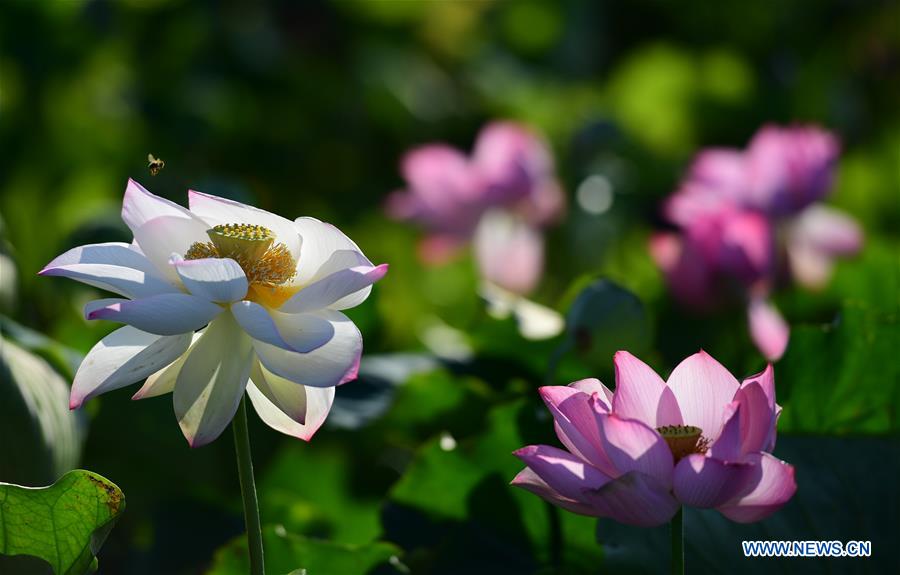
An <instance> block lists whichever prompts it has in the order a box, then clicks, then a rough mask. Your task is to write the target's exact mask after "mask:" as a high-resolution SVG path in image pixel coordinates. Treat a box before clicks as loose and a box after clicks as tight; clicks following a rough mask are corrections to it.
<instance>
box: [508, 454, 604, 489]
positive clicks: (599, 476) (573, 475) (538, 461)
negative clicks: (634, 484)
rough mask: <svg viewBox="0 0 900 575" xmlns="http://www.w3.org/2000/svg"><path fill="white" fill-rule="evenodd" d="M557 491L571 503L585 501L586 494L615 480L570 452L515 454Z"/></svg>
mask: <svg viewBox="0 0 900 575" xmlns="http://www.w3.org/2000/svg"><path fill="white" fill-rule="evenodd" d="M513 455H515V456H516V457H518V458H519V459H521V460H522V461H523V462H524V463H525V465H527V466H528V467H529V468H530V469H531V470H532V471H534V472H535V474H536V475H537V476H538V477H540V478H541V479H542V480H543V481H544V482H546V483H547V485H549V486H550V487H551V488H552V489H553V490H554V491H556V492H557V493H559V494H560V495H562V496H563V497H565V498H567V499H572V500H574V501H584V492H585V491H586V490H588V489H597V488H599V487H602V486H603V485H605V484H606V483H608V482H609V481H611V480H612V478H611V477H609V476H608V475H606V474H604V473H603V472H601V471H600V470H599V469H597V468H595V467H593V466H591V465H589V464H587V463H585V462H584V461H583V460H581V459H579V458H578V457H576V456H574V455H572V454H571V453H569V452H568V451H563V450H562V449H557V448H555V447H550V446H549V445H529V446H527V447H523V448H522V449H519V450H517V451H514V452H513Z"/></svg>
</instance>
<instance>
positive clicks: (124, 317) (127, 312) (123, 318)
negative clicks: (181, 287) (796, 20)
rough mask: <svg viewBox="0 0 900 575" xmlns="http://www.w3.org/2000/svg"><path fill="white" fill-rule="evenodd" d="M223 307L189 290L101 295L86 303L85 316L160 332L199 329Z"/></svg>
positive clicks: (169, 332)
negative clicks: (134, 295) (142, 295)
mask: <svg viewBox="0 0 900 575" xmlns="http://www.w3.org/2000/svg"><path fill="white" fill-rule="evenodd" d="M221 311H222V308H221V307H219V306H218V305H216V304H214V303H212V302H210V301H207V300H205V299H203V298H199V297H197V296H193V295H189V294H186V293H165V294H160V295H154V296H150V297H145V298H142V299H138V300H128V299H119V298H108V299H100V300H96V301H92V302H90V303H88V304H87V305H86V306H84V316H85V318H86V319H108V320H110V321H117V322H120V323H127V324H128V325H131V326H134V327H136V328H138V329H140V330H143V331H148V332H150V333H155V334H159V335H176V334H181V333H187V332H193V331H196V330H198V329H200V328H201V327H203V326H204V325H206V324H207V323H209V322H210V321H211V320H212V319H213V318H214V317H216V316H217V315H218V314H219V313H220V312H221Z"/></svg>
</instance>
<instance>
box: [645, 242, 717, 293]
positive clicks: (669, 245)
mask: <svg viewBox="0 0 900 575" xmlns="http://www.w3.org/2000/svg"><path fill="white" fill-rule="evenodd" d="M650 254H651V256H653V258H654V260H656V263H657V265H658V266H659V267H660V269H661V270H662V271H663V273H664V274H665V276H666V282H667V283H668V284H669V288H670V289H671V290H672V293H673V294H674V295H675V297H676V298H678V300H680V301H681V302H683V303H685V304H687V305H689V306H692V307H694V308H697V309H704V308H706V307H708V306H709V305H710V303H711V301H712V300H713V299H714V296H715V293H714V288H715V285H714V277H713V269H712V267H711V264H710V262H709V261H708V259H707V258H706V256H705V255H704V254H703V252H702V250H701V249H700V247H699V246H698V245H697V242H696V241H694V240H693V239H691V238H687V237H685V236H679V235H676V234H657V235H655V236H653V238H652V239H651V243H650Z"/></svg>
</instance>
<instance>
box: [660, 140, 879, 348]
mask: <svg viewBox="0 0 900 575" xmlns="http://www.w3.org/2000/svg"><path fill="white" fill-rule="evenodd" d="M838 155H839V145H838V142H837V140H836V139H835V137H834V136H833V135H832V134H830V133H828V132H826V131H824V130H821V129H819V128H816V127H811V126H795V127H786V128H784V127H778V126H764V127H763V128H761V129H760V130H759V132H757V134H756V135H755V136H754V137H753V139H752V140H751V142H750V144H749V146H748V147H747V149H746V150H744V151H740V150H730V149H719V148H713V149H709V150H705V151H702V152H701V153H700V154H698V155H697V157H696V159H695V160H694V162H693V164H692V165H691V167H690V168H689V170H688V174H687V176H686V178H685V180H684V181H683V182H682V184H681V187H680V188H679V190H678V191H677V192H676V193H675V194H674V195H673V196H672V197H670V198H669V200H668V201H667V202H666V205H665V210H664V211H665V215H666V217H667V219H668V220H669V221H671V222H672V223H673V224H675V225H676V226H678V227H679V228H680V231H679V232H667V233H660V234H657V235H656V236H654V237H653V238H652V240H651V243H650V249H651V253H652V255H653V257H654V259H655V260H656V261H657V264H658V265H659V266H660V268H661V269H662V270H663V272H664V273H665V274H666V277H667V280H668V283H669V284H670V286H671V289H672V291H673V293H674V295H675V296H676V297H677V298H678V299H679V300H681V301H682V302H683V303H685V304H687V305H689V306H692V307H694V308H697V309H709V308H711V307H714V306H716V305H719V304H721V303H722V302H723V301H726V300H729V299H731V298H733V297H734V295H735V294H740V297H742V298H743V299H744V300H745V301H746V302H747V305H748V320H749V324H750V332H751V336H752V338H753V341H754V343H755V344H756V346H757V347H758V348H759V349H760V351H762V352H763V354H764V355H765V356H766V357H767V358H768V359H770V360H776V359H778V358H780V357H781V355H782V354H783V353H784V349H785V347H786V346H787V342H788V337H789V327H788V325H787V322H785V321H784V319H783V318H782V317H781V315H780V314H779V312H778V310H777V309H776V308H775V307H774V306H773V305H772V304H771V302H769V301H768V298H769V296H770V294H771V293H772V291H773V289H774V288H775V287H776V285H778V283H779V281H780V279H781V277H782V276H784V275H788V276H790V277H791V278H793V279H794V280H796V281H797V282H798V283H800V284H801V285H804V286H806V287H810V288H820V287H822V286H824V284H825V283H826V282H827V281H828V278H829V277H830V273H831V268H832V262H833V260H834V259H835V258H836V257H839V256H846V255H852V254H854V253H856V252H857V251H858V250H859V249H860V247H861V245H862V232H861V231H860V229H859V227H858V226H857V224H856V223H855V222H854V221H853V220H852V219H851V218H850V217H848V216H846V215H844V214H842V213H840V212H838V211H837V210H834V209H832V208H828V207H825V206H822V205H819V204H817V203H816V202H818V201H819V200H821V199H822V198H823V197H824V196H825V195H826V194H827V193H828V191H829V190H830V187H831V182H832V179H833V171H834V167H835V164H836V162H837V158H838ZM783 262H786V263H783ZM785 272H787V273H785Z"/></svg>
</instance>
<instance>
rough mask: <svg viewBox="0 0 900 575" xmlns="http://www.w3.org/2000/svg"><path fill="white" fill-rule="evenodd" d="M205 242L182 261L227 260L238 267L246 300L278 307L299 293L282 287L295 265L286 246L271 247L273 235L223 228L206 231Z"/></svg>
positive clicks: (258, 230)
mask: <svg viewBox="0 0 900 575" xmlns="http://www.w3.org/2000/svg"><path fill="white" fill-rule="evenodd" d="M206 233H207V235H208V236H209V239H210V241H209V242H195V243H194V244H192V245H191V247H190V248H188V251H187V253H185V254H184V259H186V260H196V259H201V258H231V259H233V260H234V261H236V262H237V263H238V265H239V266H241V269H243V270H244V274H245V275H246V276H247V281H248V282H249V283H250V289H249V290H248V292H247V298H248V299H250V300H253V301H257V303H261V304H263V305H267V306H270V307H279V306H281V304H283V303H284V302H285V301H286V300H287V299H288V298H290V297H291V296H292V295H294V294H295V293H297V291H299V288H296V287H294V286H284V285H283V284H285V283H287V282H289V281H290V280H291V279H293V277H294V274H295V273H296V272H297V263H296V262H295V261H294V258H293V257H292V256H291V252H290V251H289V250H288V248H287V246H285V245H284V244H282V243H277V244H276V243H275V234H273V233H272V230H270V229H269V228H266V227H263V226H257V225H252V224H225V225H220V226H216V227H214V228H212V229H211V230H207V232H206Z"/></svg>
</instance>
